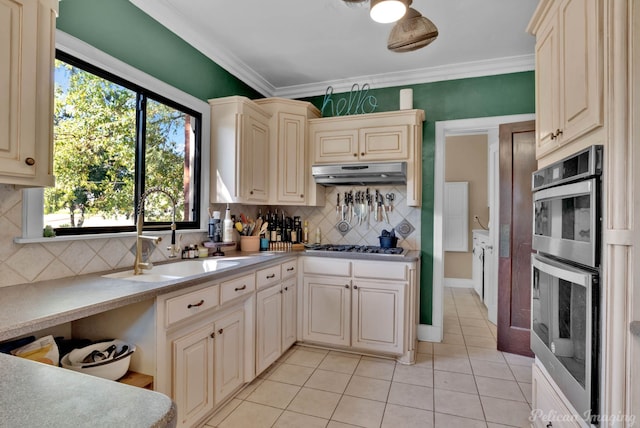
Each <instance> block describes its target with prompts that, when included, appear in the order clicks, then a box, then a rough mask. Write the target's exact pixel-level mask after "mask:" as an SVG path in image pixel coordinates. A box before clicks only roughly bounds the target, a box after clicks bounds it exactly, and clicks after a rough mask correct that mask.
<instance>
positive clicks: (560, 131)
mask: <svg viewBox="0 0 640 428" xmlns="http://www.w3.org/2000/svg"><path fill="white" fill-rule="evenodd" d="M561 135H562V129H556V138H557V137H559V136H561Z"/></svg>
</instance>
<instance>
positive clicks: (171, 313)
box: [165, 284, 220, 327]
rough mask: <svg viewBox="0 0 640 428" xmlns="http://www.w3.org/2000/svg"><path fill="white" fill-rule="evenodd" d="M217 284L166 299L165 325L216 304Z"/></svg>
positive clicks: (217, 299)
mask: <svg viewBox="0 0 640 428" xmlns="http://www.w3.org/2000/svg"><path fill="white" fill-rule="evenodd" d="M218 296H219V286H218V285H217V284H216V285H212V286H210V287H207V288H203V289H200V290H197V291H192V292H191V293H187V294H184V295H182V296H178V297H174V298H172V299H168V300H167V301H166V302H165V304H166V316H165V325H166V326H167V327H168V326H170V325H171V324H174V323H176V322H178V321H181V320H183V319H185V318H188V317H190V316H191V315H195V314H197V313H199V312H202V311H206V310H207V309H209V308H213V307H216V306H218V303H219V301H220V300H219V297H218Z"/></svg>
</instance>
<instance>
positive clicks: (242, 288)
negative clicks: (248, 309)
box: [235, 284, 247, 291]
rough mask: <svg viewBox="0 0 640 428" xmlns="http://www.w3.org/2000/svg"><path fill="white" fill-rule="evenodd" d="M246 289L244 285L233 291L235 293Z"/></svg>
mask: <svg viewBox="0 0 640 428" xmlns="http://www.w3.org/2000/svg"><path fill="white" fill-rule="evenodd" d="M246 288H247V285H246V284H245V285H243V286H242V287H236V288H235V290H236V291H242V290H245V289H246Z"/></svg>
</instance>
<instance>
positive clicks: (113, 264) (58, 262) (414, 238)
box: [0, 185, 420, 287]
mask: <svg viewBox="0 0 640 428" xmlns="http://www.w3.org/2000/svg"><path fill="white" fill-rule="evenodd" d="M365 189H366V187H359V186H338V187H327V188H326V204H325V206H324V207H292V206H286V207H276V208H278V211H279V212H280V211H281V210H284V212H285V213H286V215H287V216H291V217H292V216H300V217H301V219H302V220H303V221H304V220H307V221H308V222H309V238H310V241H311V242H313V240H314V237H315V231H316V229H317V228H320V232H321V236H322V243H331V244H354V245H379V241H378V236H380V233H381V232H382V230H383V229H387V230H390V229H391V228H392V227H396V226H397V225H399V224H401V223H402V222H408V223H409V224H410V225H411V226H413V228H414V230H413V231H411V233H410V234H408V235H407V236H406V237H405V238H402V237H401V236H400V235H398V238H399V240H398V246H401V247H404V248H406V249H409V250H415V249H419V248H420V208H416V207H407V205H406V200H405V196H406V190H405V187H404V186H378V187H376V188H373V187H370V189H371V191H372V192H375V190H376V189H378V190H379V191H380V192H381V193H382V194H383V195H384V194H386V193H394V194H395V200H394V202H393V211H392V212H390V213H389V223H386V222H385V221H380V222H375V221H374V220H373V217H371V218H370V219H369V220H370V221H369V222H368V223H363V224H360V225H358V224H356V222H355V221H353V222H352V226H351V227H350V229H349V231H348V232H347V233H346V234H345V235H344V236H343V235H342V233H341V232H340V231H339V230H338V229H337V228H336V226H337V224H338V222H339V219H338V218H337V215H336V193H337V192H340V195H341V198H342V196H343V195H344V192H345V191H349V190H353V191H354V192H355V191H358V190H365ZM213 208H214V209H217V210H220V211H222V216H224V208H225V205H222V204H216V205H215V206H214V207H213ZM273 208H274V207H267V206H264V207H262V211H263V213H266V211H267V210H270V209H273ZM257 210H258V207H255V206H242V205H235V204H234V205H232V206H231V211H232V213H233V214H236V215H237V214H239V213H240V212H243V213H244V214H246V215H251V216H253V217H254V218H255V215H256V213H257ZM21 234H22V190H20V189H17V188H15V187H14V186H12V185H0V287H4V286H9V285H15V284H22V283H31V282H36V281H43V280H48V279H57V278H64V277H70V276H75V275H80V274H86V273H95V272H102V271H107V270H112V269H122V268H126V267H131V266H133V261H134V255H133V254H132V252H131V251H130V249H131V247H132V245H134V244H135V237H133V236H127V237H122V238H99V239H83V240H76V241H64V240H52V242H43V243H29V244H17V243H15V242H14V238H15V237H17V236H21ZM178 235H179V236H180V235H181V236H182V238H181V242H180V244H181V245H183V246H184V245H187V244H199V243H201V242H202V241H204V240H206V239H207V236H206V234H205V233H181V232H180V231H178ZM166 242H167V240H164V241H163V242H162V243H160V245H159V246H158V248H157V249H156V250H155V251H154V252H153V253H152V256H151V259H152V261H154V262H160V261H164V260H168V257H167V256H168V252H167V251H165V247H166Z"/></svg>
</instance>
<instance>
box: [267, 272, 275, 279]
mask: <svg viewBox="0 0 640 428" xmlns="http://www.w3.org/2000/svg"><path fill="white" fill-rule="evenodd" d="M275 277H276V274H275V273H272V274H271V275H267V279H271V278H275Z"/></svg>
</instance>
